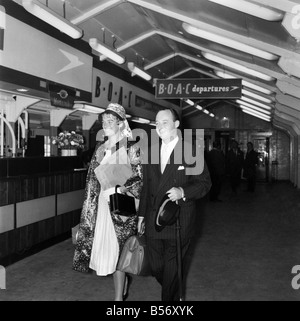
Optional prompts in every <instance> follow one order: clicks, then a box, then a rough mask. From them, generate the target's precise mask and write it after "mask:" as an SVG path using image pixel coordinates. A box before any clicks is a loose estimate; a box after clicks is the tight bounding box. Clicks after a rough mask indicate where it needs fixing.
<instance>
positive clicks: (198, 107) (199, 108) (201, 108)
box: [195, 105, 203, 111]
mask: <svg viewBox="0 0 300 321" xmlns="http://www.w3.org/2000/svg"><path fill="white" fill-rule="evenodd" d="M195 107H196V108H197V109H198V110H200V111H202V110H203V107H201V106H199V105H196V106H195Z"/></svg>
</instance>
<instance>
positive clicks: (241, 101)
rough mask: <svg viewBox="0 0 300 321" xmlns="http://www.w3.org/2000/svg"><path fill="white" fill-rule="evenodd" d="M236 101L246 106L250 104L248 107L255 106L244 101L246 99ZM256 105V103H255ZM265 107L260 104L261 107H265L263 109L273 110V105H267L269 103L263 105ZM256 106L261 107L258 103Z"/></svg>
mask: <svg viewBox="0 0 300 321" xmlns="http://www.w3.org/2000/svg"><path fill="white" fill-rule="evenodd" d="M236 102H237V103H238V104H240V105H241V104H242V105H245V106H248V107H252V106H253V104H250V103H247V102H246V101H244V100H241V99H237V100H236ZM254 106H255V105H254ZM263 106H264V107H262V106H260V107H261V108H263V109H266V110H272V107H271V106H267V105H263ZM256 107H259V106H258V105H256Z"/></svg>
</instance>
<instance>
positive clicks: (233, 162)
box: [226, 140, 244, 194]
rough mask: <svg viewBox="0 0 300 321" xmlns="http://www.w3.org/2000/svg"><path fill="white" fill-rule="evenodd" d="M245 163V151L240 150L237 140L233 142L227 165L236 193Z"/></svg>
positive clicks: (233, 190) (232, 186) (232, 187)
mask: <svg viewBox="0 0 300 321" xmlns="http://www.w3.org/2000/svg"><path fill="white" fill-rule="evenodd" d="M243 164H244V153H243V152H242V151H241V150H240V148H239V144H238V142H237V141H236V140H233V141H232V142H231V149H230V150H229V151H228V153H227V158H226V167H227V172H228V174H229V176H230V184H231V189H232V192H233V193H234V194H236V193H237V189H238V187H239V185H240V183H241V176H242V169H243Z"/></svg>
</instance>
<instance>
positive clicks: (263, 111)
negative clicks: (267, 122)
mask: <svg viewBox="0 0 300 321" xmlns="http://www.w3.org/2000/svg"><path fill="white" fill-rule="evenodd" d="M240 107H241V108H244V109H246V110H253V111H257V112H259V113H262V114H265V115H268V116H270V115H271V112H270V111H268V110H264V109H260V108H259V107H255V106H252V107H249V106H246V105H244V104H240Z"/></svg>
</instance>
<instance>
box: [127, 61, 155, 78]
mask: <svg viewBox="0 0 300 321" xmlns="http://www.w3.org/2000/svg"><path fill="white" fill-rule="evenodd" d="M127 66H128V69H129V70H130V71H131V73H132V76H135V75H137V76H139V77H141V78H143V79H145V80H147V81H150V80H151V79H152V76H151V75H150V74H148V73H146V72H145V71H144V70H142V69H140V68H139V67H137V66H136V65H135V64H134V63H133V62H129V63H128V64H127Z"/></svg>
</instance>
